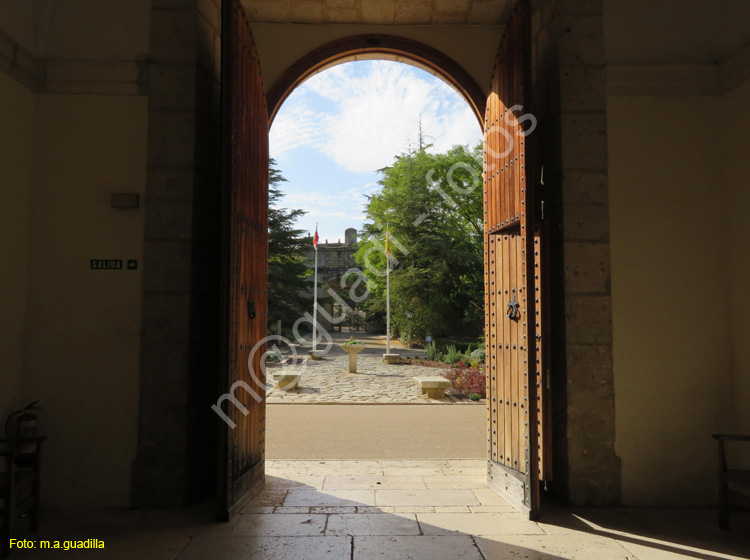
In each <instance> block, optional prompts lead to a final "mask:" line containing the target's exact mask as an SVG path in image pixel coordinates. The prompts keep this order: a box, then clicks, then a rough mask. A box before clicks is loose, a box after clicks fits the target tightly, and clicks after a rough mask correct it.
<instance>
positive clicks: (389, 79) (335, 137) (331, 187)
mask: <svg viewBox="0 0 750 560" xmlns="http://www.w3.org/2000/svg"><path fill="white" fill-rule="evenodd" d="M420 118H421V121H422V131H423V135H424V137H425V139H426V141H427V142H428V143H431V144H433V147H432V148H431V149H430V150H431V151H434V152H438V153H439V152H444V151H447V150H448V149H450V148H451V147H452V146H455V145H457V144H464V145H467V144H468V145H470V146H474V145H476V144H477V143H478V142H480V141H481V137H482V135H481V128H480V127H479V125H478V123H477V120H476V117H475V116H474V114H473V113H472V111H471V109H470V108H469V105H468V104H467V103H466V101H465V100H464V99H463V97H461V96H460V95H459V94H458V93H457V92H456V91H455V90H454V89H452V88H451V87H450V86H449V85H447V84H446V83H445V82H443V81H442V80H441V79H439V78H436V77H435V76H433V75H432V74H429V73H428V72H425V71H423V70H420V69H418V68H415V67H413V66H409V65H406V64H402V63H399V62H391V61H380V60H368V61H357V62H347V63H345V64H341V65H338V66H335V67H333V68H330V69H328V70H325V71H324V72H321V73H319V74H316V75H315V76H313V77H312V78H310V79H309V80H307V81H306V82H304V83H303V84H302V85H300V86H299V87H297V89H295V90H294V91H293V92H292V93H291V95H290V96H289V97H288V98H287V100H286V101H285V102H284V104H283V105H282V107H281V109H280V110H279V112H278V114H277V115H276V118H275V120H274V122H273V125H272V126H271V138H270V141H271V147H270V149H271V151H270V155H271V157H272V158H274V159H275V160H276V166H277V167H278V169H279V170H280V171H281V174H282V175H283V176H284V177H285V178H286V179H287V180H288V182H287V183H283V184H282V185H281V189H282V191H283V192H284V193H285V195H286V196H285V197H284V198H283V199H282V201H281V203H280V206H282V207H284V208H302V209H304V210H306V211H307V212H308V213H307V214H306V215H305V216H304V217H302V218H301V219H300V221H299V227H300V228H302V229H304V230H307V231H309V232H311V233H312V232H313V231H314V230H315V224H316V222H317V223H318V234H319V236H320V240H321V242H325V241H326V240H328V241H330V242H336V241H339V239H340V240H341V241H343V240H344V230H346V229H347V228H350V227H353V228H357V229H360V228H361V226H362V224H363V222H364V214H363V211H364V207H365V204H366V202H367V199H366V195H368V194H372V193H374V192H376V191H377V190H378V180H380V178H381V175H380V174H379V173H378V172H377V170H378V169H382V168H383V167H386V166H389V165H391V164H392V163H393V161H394V158H395V157H396V156H397V155H398V154H400V153H404V152H406V151H408V150H409V148H410V146H411V147H414V146H416V145H417V143H418V138H419V122H420Z"/></svg>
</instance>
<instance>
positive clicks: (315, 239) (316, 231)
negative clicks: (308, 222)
mask: <svg viewBox="0 0 750 560" xmlns="http://www.w3.org/2000/svg"><path fill="white" fill-rule="evenodd" d="M313 247H315V249H316V250H317V248H318V224H315V237H313Z"/></svg>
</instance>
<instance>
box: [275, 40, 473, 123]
mask: <svg viewBox="0 0 750 560" xmlns="http://www.w3.org/2000/svg"><path fill="white" fill-rule="evenodd" d="M369 59H378V60H393V61H396V62H403V63H405V64H410V65H412V66H416V67H417V68H421V69H422V70H425V71H427V72H429V73H431V74H433V75H435V76H437V77H439V78H441V79H442V80H443V81H445V82H446V83H447V84H449V85H450V86H451V87H453V88H454V89H455V90H456V91H457V92H458V93H459V94H460V95H461V96H462V97H463V98H464V99H465V100H466V102H467V103H468V104H469V106H470V107H471V109H472V111H473V112H474V115H475V116H476V117H477V121H478V122H479V125H480V126H482V124H483V120H484V111H485V105H486V96H485V94H484V91H483V89H482V88H481V87H480V86H479V85H478V84H477V83H476V81H475V80H474V78H472V77H471V76H470V75H469V73H468V72H467V71H466V70H465V69H464V68H463V67H462V66H461V65H459V64H458V63H457V62H455V61H454V60H453V59H451V58H450V57H448V56H447V55H445V54H443V53H442V52H441V51H439V50H437V49H435V48H433V47H430V46H428V45H425V44H424V43H420V42H419V41H415V40H413V39H407V38H405V37H399V36H396V35H378V34H366V35H354V36H352V37H345V38H343V39H337V40H335V41H331V42H330V43H327V44H325V45H323V46H321V47H318V48H317V49H315V50H313V51H310V52H309V53H308V54H306V55H305V56H303V57H302V58H300V59H299V60H298V61H297V62H295V63H294V64H292V66H290V67H289V68H288V69H287V70H286V72H284V74H282V76H281V77H280V78H279V79H278V80H277V81H276V83H275V84H274V85H273V86H272V87H271V89H270V90H269V91H268V119H269V124H270V123H273V119H274V118H275V116H276V114H277V113H278V110H279V108H280V107H281V105H282V104H283V103H284V101H285V100H286V98H287V97H288V96H289V94H291V93H292V91H294V89H295V88H296V87H297V86H299V85H300V84H301V83H302V82H304V81H305V80H307V79H308V78H310V77H312V76H314V75H315V74H317V73H319V72H322V71H323V70H326V69H328V68H331V67H332V66H336V65H338V64H343V63H345V62H351V61H355V60H369Z"/></svg>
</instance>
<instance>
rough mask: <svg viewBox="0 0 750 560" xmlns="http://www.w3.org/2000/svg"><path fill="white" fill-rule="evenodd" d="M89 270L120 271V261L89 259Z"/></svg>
mask: <svg viewBox="0 0 750 560" xmlns="http://www.w3.org/2000/svg"><path fill="white" fill-rule="evenodd" d="M91 270H122V259H91Z"/></svg>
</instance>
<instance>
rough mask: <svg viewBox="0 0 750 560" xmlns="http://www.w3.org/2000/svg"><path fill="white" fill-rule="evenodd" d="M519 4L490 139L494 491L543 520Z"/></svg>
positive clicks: (541, 402)
mask: <svg viewBox="0 0 750 560" xmlns="http://www.w3.org/2000/svg"><path fill="white" fill-rule="evenodd" d="M528 4H529V2H528V1H527V0H521V1H519V2H518V4H517V5H516V7H515V8H514V10H513V13H512V15H511V17H510V19H509V21H508V24H507V28H506V31H505V33H504V35H503V38H502V40H501V42H500V47H499V49H498V53H497V58H496V61H495V66H494V68H493V72H492V81H491V86H490V93H489V97H488V99H487V108H486V118H485V131H484V140H485V146H484V232H485V233H484V257H485V264H484V271H485V339H486V351H487V359H486V361H487V368H486V372H487V426H488V437H487V444H488V483H489V485H490V487H492V488H493V489H495V490H496V491H497V492H498V493H499V494H501V495H502V496H503V497H504V498H506V499H507V500H508V501H509V502H511V503H512V504H513V505H514V506H515V507H516V508H517V509H519V510H521V511H524V512H526V513H528V514H529V515H530V517H532V518H535V517H536V516H537V515H538V512H539V480H540V478H544V477H545V476H547V475H548V471H546V470H545V469H544V468H543V467H542V465H544V464H545V461H544V455H545V451H546V446H544V445H543V444H542V442H543V439H544V438H543V437H542V436H543V432H544V431H545V430H543V426H544V421H545V418H544V416H545V408H544V407H545V400H548V399H545V392H546V388H545V386H544V383H543V379H542V377H543V376H542V372H543V371H544V370H543V364H542V356H543V352H542V342H543V341H542V332H543V331H542V327H543V322H542V301H541V300H542V291H543V290H542V279H543V276H542V268H543V263H542V257H543V255H542V249H541V245H542V237H541V221H540V220H538V219H536V218H537V217H536V216H535V214H536V212H535V210H534V208H535V206H534V185H533V183H534V180H533V178H532V173H531V171H532V167H531V162H530V156H531V150H530V143H529V139H530V138H532V136H531V135H528V136H527V135H526V134H525V132H524V131H525V130H529V128H530V124H529V123H530V119H528V117H526V118H524V116H523V115H525V114H528V112H529V107H528V106H527V103H526V101H527V100H528V98H529V95H528V93H529V85H530V83H529V80H530V73H529V66H530V60H529V51H530V41H529V37H530V34H529V19H528V17H529V14H528Z"/></svg>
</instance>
